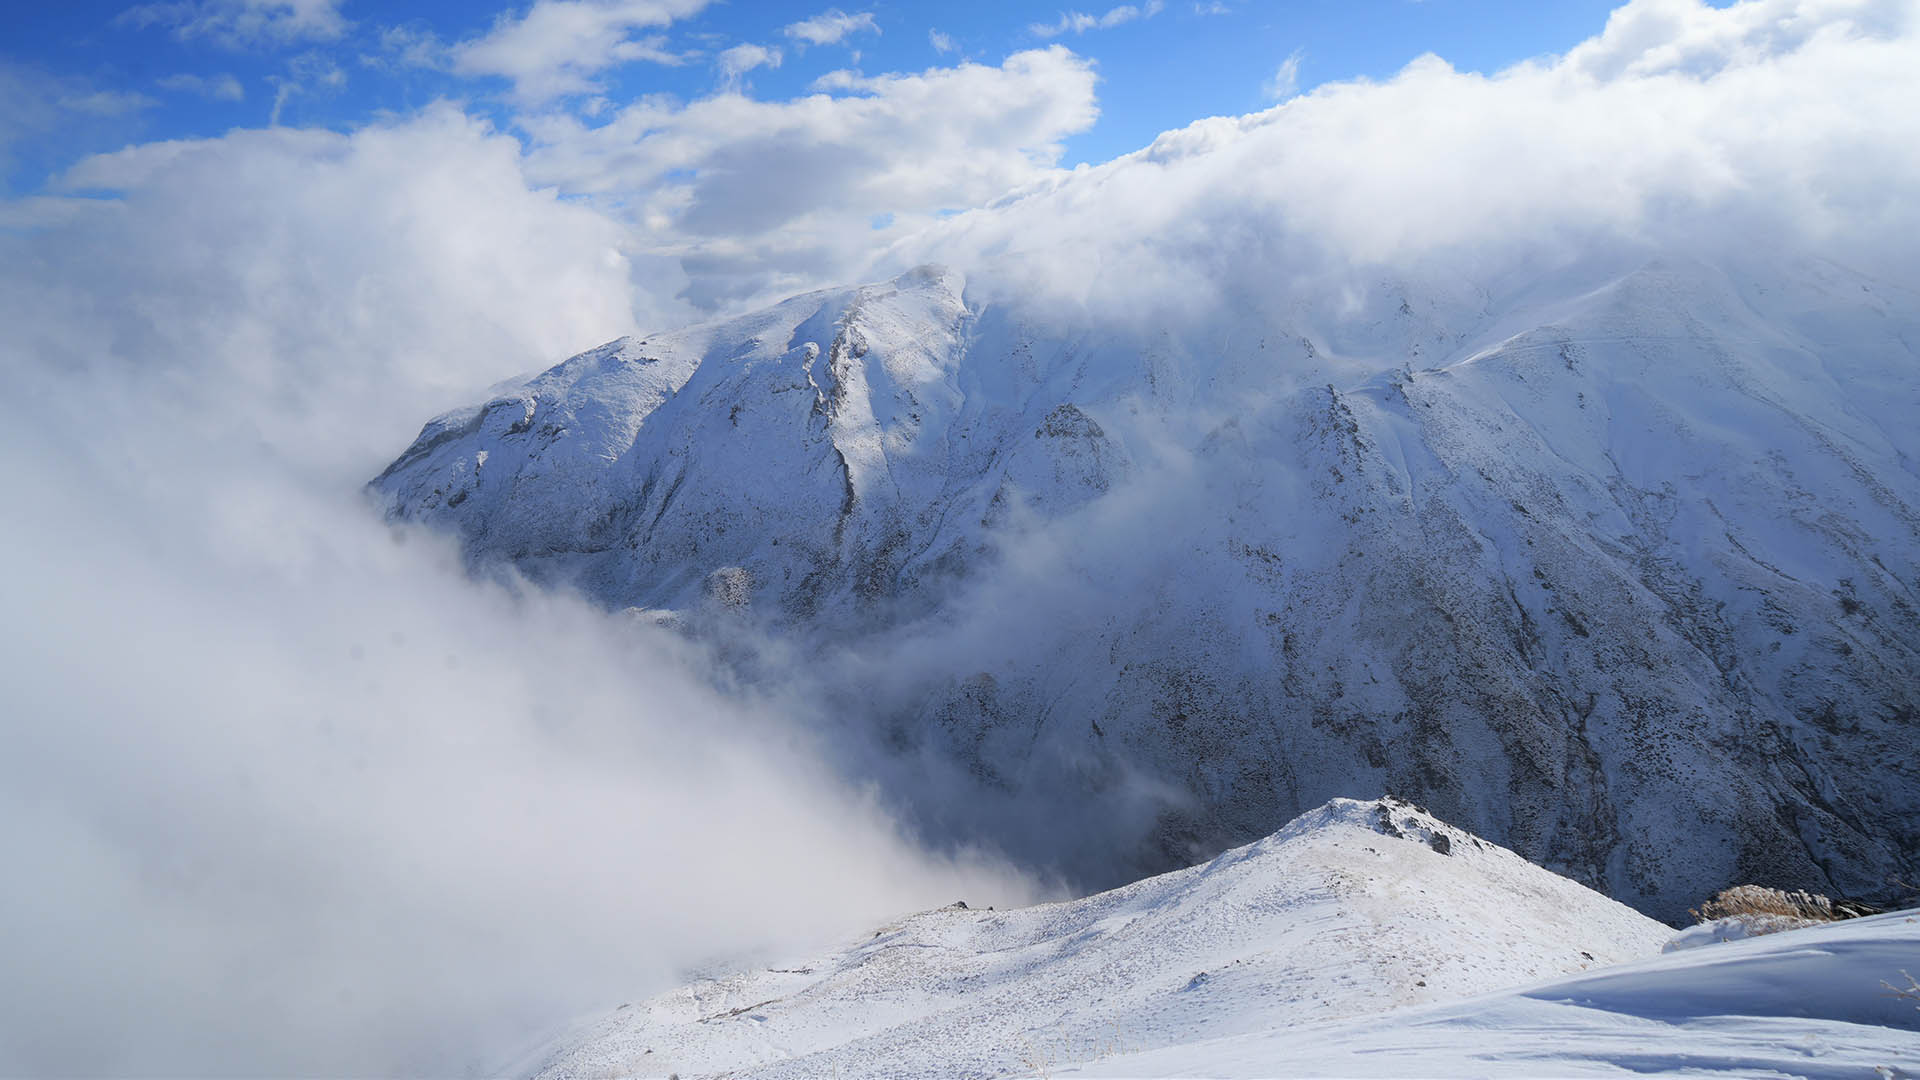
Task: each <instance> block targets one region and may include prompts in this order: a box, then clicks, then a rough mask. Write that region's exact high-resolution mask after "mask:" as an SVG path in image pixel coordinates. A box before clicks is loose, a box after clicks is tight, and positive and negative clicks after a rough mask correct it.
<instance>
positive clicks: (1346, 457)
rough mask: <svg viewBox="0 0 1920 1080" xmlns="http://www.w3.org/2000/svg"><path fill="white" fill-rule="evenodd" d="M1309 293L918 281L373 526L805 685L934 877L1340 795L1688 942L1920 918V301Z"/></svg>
mask: <svg viewBox="0 0 1920 1080" xmlns="http://www.w3.org/2000/svg"><path fill="white" fill-rule="evenodd" d="M1327 288H1328V290H1331V291H1329V292H1328V294H1327V295H1324V296H1322V295H1314V294H1311V293H1299V292H1297V291H1296V292H1291V293H1290V292H1286V291H1279V292H1273V293H1263V292H1262V291H1260V290H1258V289H1254V288H1251V287H1245V286H1244V283H1243V287H1242V288H1240V290H1239V291H1238V292H1237V293H1236V294H1235V295H1234V296H1233V297H1231V298H1230V302H1227V301H1223V303H1222V304H1221V305H1220V306H1218V307H1216V308H1211V309H1209V310H1208V311H1207V312H1205V313H1203V314H1202V315H1200V316H1193V317H1180V316H1177V315H1175V314H1168V315H1167V317H1166V321H1164V322H1162V323H1160V324H1159V325H1158V326H1157V328H1156V324H1155V322H1154V319H1153V317H1151V316H1152V313H1140V316H1139V317H1136V318H1129V319H1124V320H1108V321H1102V320H1099V319H1095V318H1092V317H1090V316H1087V315H1085V314H1082V315H1074V314H1072V313H1063V312H1060V311H1054V310H1043V309H1038V308H1035V307H1033V306H1032V305H1023V304H1022V303H1020V302H1018V301H989V300H986V299H982V297H986V296H989V295H993V293H991V292H990V291H989V290H984V289H982V290H970V288H969V285H968V282H967V280H966V279H965V278H964V277H962V276H961V275H959V274H957V273H953V272H950V271H946V270H943V269H940V268H936V267H926V268H921V269H919V270H915V271H913V272H911V273H908V274H906V275H903V276H902V277H900V278H898V279H896V280H894V281H891V282H885V283H881V284H877V285H871V286H865V287H862V288H856V289H846V290H835V291H829V292H824V293H815V294H809V295H806V296H802V297H796V298H794V299H793V300H789V301H787V302H785V303H783V304H780V305H777V306H775V307H773V308H770V309H767V310H765V311H762V312H759V313H756V314H753V315H749V316H745V317H742V318H739V319H733V320H725V321H721V322H717V323H712V324H707V325H703V326H698V327H693V328H690V329H687V330H683V331H679V332H675V333H671V334H664V335H658V336H652V337H647V338H643V339H623V340H620V341H616V342H613V343H610V344H608V345H606V346H603V347H601V348H599V349H595V350H592V351H589V352H587V353H584V354H581V355H580V356H578V357H575V358H573V359H571V360H568V361H566V362H565V363H563V364H560V365H558V366H557V367H555V368H553V369H552V370H551V371H548V372H547V373H545V374H543V375H540V376H538V377H536V378H534V379H532V380H529V381H528V382H527V383H525V384H524V385H523V386H521V387H519V388H518V389H515V390H511V391H509V392H506V393H503V394H500V395H498V396H496V397H495V398H494V399H492V400H491V401H489V402H487V403H485V404H483V405H481V406H478V407H475V408H471V409H467V410H462V411H460V412H456V413H453V414H449V415H448V416H445V417H442V418H440V419H438V420H435V421H433V422H431V423H429V424H428V425H427V426H426V428H425V429H424V430H423V431H422V433H421V436H420V438H419V439H418V440H417V441H416V442H415V444H414V445H413V446H412V447H411V448H409V449H408V450H407V451H406V452H405V453H404V454H403V455H402V456H401V457H400V458H399V459H398V460H397V461H396V462H395V463H394V464H393V466H392V467H391V468H389V469H388V470H387V471H386V473H384V474H383V475H382V476H381V477H380V478H379V479H377V480H376V481H375V482H374V485H373V486H374V489H375V490H376V491H377V492H378V493H379V494H380V495H381V497H382V498H383V499H385V500H386V503H387V505H388V507H389V512H390V513H391V514H392V515H394V516H395V517H397V518H400V519H406V520H416V521H424V522H428V523H432V524H435V525H438V526H440V527H444V528H448V529H451V530H454V531H456V532H457V533H458V534H459V535H460V536H461V537H462V539H463V541H464V543H465V545H466V547H467V550H468V551H469V553H470V554H471V556H472V557H473V558H474V559H475V561H476V563H480V564H485V563H488V562H493V561H505V562H509V563H511V564H513V565H515V566H517V567H519V568H520V569H521V570H523V571H524V572H526V573H528V574H529V575H531V576H532V577H534V578H535V579H536V580H542V581H553V582H564V583H568V584H572V585H576V586H578V587H580V588H582V589H584V590H585V591H586V592H587V593H588V594H589V595H591V596H593V597H595V598H597V599H598V600H599V601H600V602H602V603H604V604H606V605H608V606H610V607H616V608H618V607H637V608H642V609H649V610H653V611H670V612H675V613H676V614H675V615H673V616H671V618H672V620H673V621H675V622H677V623H678V624H680V625H682V626H684V627H686V628H688V629H689V630H690V631H692V632H694V633H697V634H702V635H705V636H708V637H710V638H711V639H713V640H716V641H720V642H722V643H723V644H724V647H725V648H727V649H730V650H731V655H733V656H734V657H735V659H736V660H737V661H738V662H739V664H740V667H741V670H742V671H743V672H745V673H747V675H748V676H749V677H751V678H764V679H766V680H767V681H768V682H769V683H770V684H779V683H784V682H794V681H799V682H801V683H804V684H805V685H807V686H808V687H809V693H810V694H812V696H814V697H815V698H817V699H818V700H820V701H822V702H824V705H823V706H822V708H823V711H825V712H829V713H833V714H835V715H839V716H843V717H848V718H850V719H849V720H847V723H849V724H850V725H851V726H852V727H853V728H855V729H856V730H858V731H860V732H863V733H864V734H863V735H862V736H861V737H862V738H863V739H864V740H865V741H866V742H868V743H871V744H874V745H878V746H880V747H883V748H884V753H882V754H880V755H879V756H878V757H877V758H875V759H874V761H873V762H870V763H868V764H867V765H865V766H862V767H864V768H868V769H870V770H871V772H872V773H873V775H875V776H876V777H878V778H879V779H880V780H881V782H882V783H883V784H884V785H885V786H886V787H887V788H888V790H889V791H890V793H891V794H892V795H893V796H894V797H895V800H896V801H897V802H900V803H903V804H905V805H906V806H907V807H908V809H909V810H910V811H912V812H913V813H915V814H916V815H917V819H916V820H917V824H919V825H920V826H921V827H922V828H923V829H925V830H926V831H928V832H929V833H931V834H934V835H936V836H947V837H952V838H957V839H986V840H988V841H990V842H992V843H994V844H996V845H998V846H1000V847H1001V848H1003V849H1004V850H1006V851H1008V852H1009V853H1010V854H1012V855H1014V856H1015V857H1016V858H1017V859H1019V860H1021V861H1023V862H1026V863H1029V864H1031V865H1038V866H1044V867H1049V868H1054V869H1057V870H1060V871H1062V872H1064V873H1066V874H1068V875H1069V876H1071V877H1073V878H1074V879H1076V880H1078V881H1080V882H1082V883H1084V884H1088V885H1094V886H1100V885H1111V884H1115V883H1118V882H1121V881H1126V880H1132V879H1134V878H1137V877H1139V876H1141V875H1143V874H1146V873H1151V872H1156V871H1161V870H1165V869H1167V868H1169V867H1172V866H1178V865H1184V864H1186V863H1189V862H1191V861H1192V860H1193V859H1195V858H1196V857H1201V856H1204V855H1206V854H1209V853H1211V852H1213V851H1217V850H1220V849H1221V848H1223V847H1225V846H1228V845H1229V844H1233V843H1239V842H1244V841H1246V840H1248V839H1250V838H1252V837H1255V836H1259V835H1262V834H1264V833H1266V832H1267V831H1269V830H1271V829H1272V828H1274V827H1275V826H1276V825H1278V824H1279V823H1280V822H1282V821H1285V820H1287V819H1288V818H1290V817H1292V816H1294V815H1296V814H1298V813H1300V812H1301V811H1303V810H1304V809H1306V808H1308V807H1311V806H1314V805H1317V804H1319V803H1321V802H1323V801H1324V800H1325V799H1327V798H1330V797H1333V796H1336V795H1339V794H1341V793H1343V792H1349V791H1354V790H1387V791H1391V792H1394V793H1396V794H1399V795H1401V796H1403V797H1406V798H1410V799H1414V800H1416V801H1419V802H1421V803H1424V804H1426V805H1429V806H1433V807H1434V808H1435V809H1436V811H1438V812H1440V813H1442V814H1443V815H1445V816H1446V817H1448V818H1449V819H1451V820H1456V821H1459V822H1461V823H1462V824H1463V825H1465V826H1467V827H1469V828H1471V829H1473V830H1474V831H1475V832H1477V833H1480V834H1483V835H1485V836H1488V837H1490V838H1492V839H1494V840H1496V841H1498V842H1501V843H1504V844H1507V845H1509V846H1511V847H1513V848H1514V849H1515V850H1517V851H1519V852H1520V853H1521V854H1522V855H1524V856H1526V857H1528V858H1530V859H1533V860H1535V861H1538V862H1539V863H1541V864H1542V865H1544V866H1547V867H1548V868H1550V869H1554V870H1556V871H1560V872H1564V873H1566V874H1568V875H1569V876H1572V877H1574V878H1575V879H1576V880H1579V881H1582V882H1586V883H1588V884H1592V885H1594V886H1596V887H1599V888H1601V889H1602V890H1603V891H1605V892H1607V893H1608V894H1609V895H1612V896H1615V897H1617V898H1619V899H1621V900H1623V901H1626V902H1627V903H1629V904H1632V905H1634V906H1636V907H1639V908H1640V909H1641V910H1643V911H1647V912H1649V913H1651V914H1655V915H1658V916H1661V917H1667V918H1672V917H1675V916H1677V915H1679V914H1680V912H1681V911H1682V910H1684V908H1685V907H1686V906H1687V905H1688V904H1690V903H1694V902H1697V901H1698V899H1699V898H1701V897H1703V896H1705V895H1710V894H1711V893H1712V892H1714V891H1716V890H1717V889H1719V888H1721V887H1723V886H1725V885H1727V884H1730V883H1733V882H1736V881H1749V880H1751V881H1760V882H1763V883H1766V884H1771V885H1777V886H1782V887H1804V888H1811V889H1815V890H1818V891H1822V892H1829V893H1838V894H1846V895H1861V896H1868V897H1872V896H1876V895H1882V894H1884V893H1885V891H1886V890H1887V888H1888V878H1889V876H1890V875H1904V876H1905V877H1907V878H1908V879H1911V878H1912V877H1913V876H1915V873H1916V870H1917V869H1920V825H1917V824H1916V823H1920V805H1916V803H1917V801H1920V677H1917V676H1916V673H1917V672H1920V465H1917V464H1916V463H1917V462H1920V426H1917V425H1914V424H1913V423H1912V419H1911V418H1912V417H1914V416H1917V415H1920V357H1917V356H1916V353H1915V350H1914V345H1913V343H1914V342H1920V299H1917V298H1916V297H1915V296H1914V295H1913V294H1912V293H1911V292H1909V291H1906V290H1903V289H1901V288H1899V287H1897V286H1893V285H1888V284H1885V283H1882V282H1878V281H1874V280H1871V279H1867V278H1864V277H1861V276H1859V275H1857V274H1854V273H1851V272H1849V271H1847V270H1845V269H1843V268H1840V267H1838V266H1836V265H1834V264H1831V263H1826V262H1820V261H1815V260H1804V259H1802V260H1791V261H1787V262H1784V263H1783V264H1781V265H1774V264H1771V263H1764V262H1751V261H1749V262H1724V261H1723V262H1720V263H1709V262H1704V261H1701V260H1699V259H1695V258H1686V257H1680V256H1656V257H1651V258H1648V259H1644V260H1639V261H1637V262H1634V263H1631V264H1629V263H1620V262H1618V261H1616V262H1614V263H1605V262H1602V261H1598V260H1596V261H1593V262H1590V263H1586V264H1581V265H1578V266H1572V267H1564V268H1561V269H1559V270H1557V271H1553V272H1551V273H1546V272H1543V273H1541V274H1539V275H1536V276H1531V277H1525V278H1522V277H1519V276H1515V275H1509V276H1508V278H1507V279H1505V280H1504V282H1503V283H1492V284H1474V283H1470V282H1466V281H1463V280H1459V279H1454V278H1444V279H1434V280H1424V281H1423V280H1404V281H1403V280H1382V281H1379V282H1376V283H1375V284H1373V285H1372V286H1369V287H1367V288H1364V289H1362V290H1360V291H1358V292H1355V291H1353V290H1351V289H1346V288H1344V287H1342V288H1341V289H1335V288H1334V287H1333V286H1328V287H1327ZM1335 293H1337V294H1338V295H1335ZM768 641H772V642H773V643H774V646H773V647H767V646H766V643H767V642H768ZM1035 820H1046V821H1049V822H1051V823H1052V825H1053V827H1052V828H1050V829H1047V830H1036V829H1032V828H1030V827H1029V825H1028V823H1030V822H1032V821H1035Z"/></svg>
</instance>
